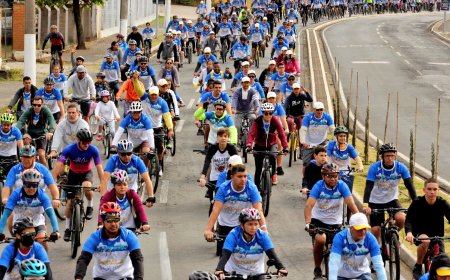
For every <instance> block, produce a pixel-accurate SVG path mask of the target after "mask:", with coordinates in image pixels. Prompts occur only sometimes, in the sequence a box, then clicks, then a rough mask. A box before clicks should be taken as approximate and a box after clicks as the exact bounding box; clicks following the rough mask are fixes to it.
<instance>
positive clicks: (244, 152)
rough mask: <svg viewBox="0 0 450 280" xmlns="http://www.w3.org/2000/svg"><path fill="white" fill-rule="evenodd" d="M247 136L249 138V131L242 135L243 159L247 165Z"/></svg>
mask: <svg viewBox="0 0 450 280" xmlns="http://www.w3.org/2000/svg"><path fill="white" fill-rule="evenodd" d="M247 136H248V132H247V131H244V132H243V133H242V139H241V141H242V144H241V147H242V157H243V158H244V162H245V163H247V158H248V157H247Z"/></svg>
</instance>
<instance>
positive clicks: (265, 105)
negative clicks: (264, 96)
mask: <svg viewBox="0 0 450 280" xmlns="http://www.w3.org/2000/svg"><path fill="white" fill-rule="evenodd" d="M274 109H275V108H274V107H273V104H272V103H263V105H261V111H263V112H266V111H273V110H274Z"/></svg>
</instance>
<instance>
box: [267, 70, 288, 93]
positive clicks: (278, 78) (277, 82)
mask: <svg viewBox="0 0 450 280" xmlns="http://www.w3.org/2000/svg"><path fill="white" fill-rule="evenodd" d="M288 76H289V75H288V74H287V73H284V75H280V74H279V73H278V72H275V73H274V74H272V76H270V80H271V81H274V86H273V89H274V91H279V90H280V87H281V85H282V84H283V83H284V82H286V81H287V78H288Z"/></svg>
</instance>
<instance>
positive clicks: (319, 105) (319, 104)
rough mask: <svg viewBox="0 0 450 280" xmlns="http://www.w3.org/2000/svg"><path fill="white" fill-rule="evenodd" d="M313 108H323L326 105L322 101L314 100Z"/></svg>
mask: <svg viewBox="0 0 450 280" xmlns="http://www.w3.org/2000/svg"><path fill="white" fill-rule="evenodd" d="M313 108H314V109H323V108H325V106H324V105H323V103H322V102H314V104H313Z"/></svg>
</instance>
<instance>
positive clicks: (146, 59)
mask: <svg viewBox="0 0 450 280" xmlns="http://www.w3.org/2000/svg"><path fill="white" fill-rule="evenodd" d="M142 62H145V63H147V62H148V58H147V57H146V56H141V58H139V63H142Z"/></svg>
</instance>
